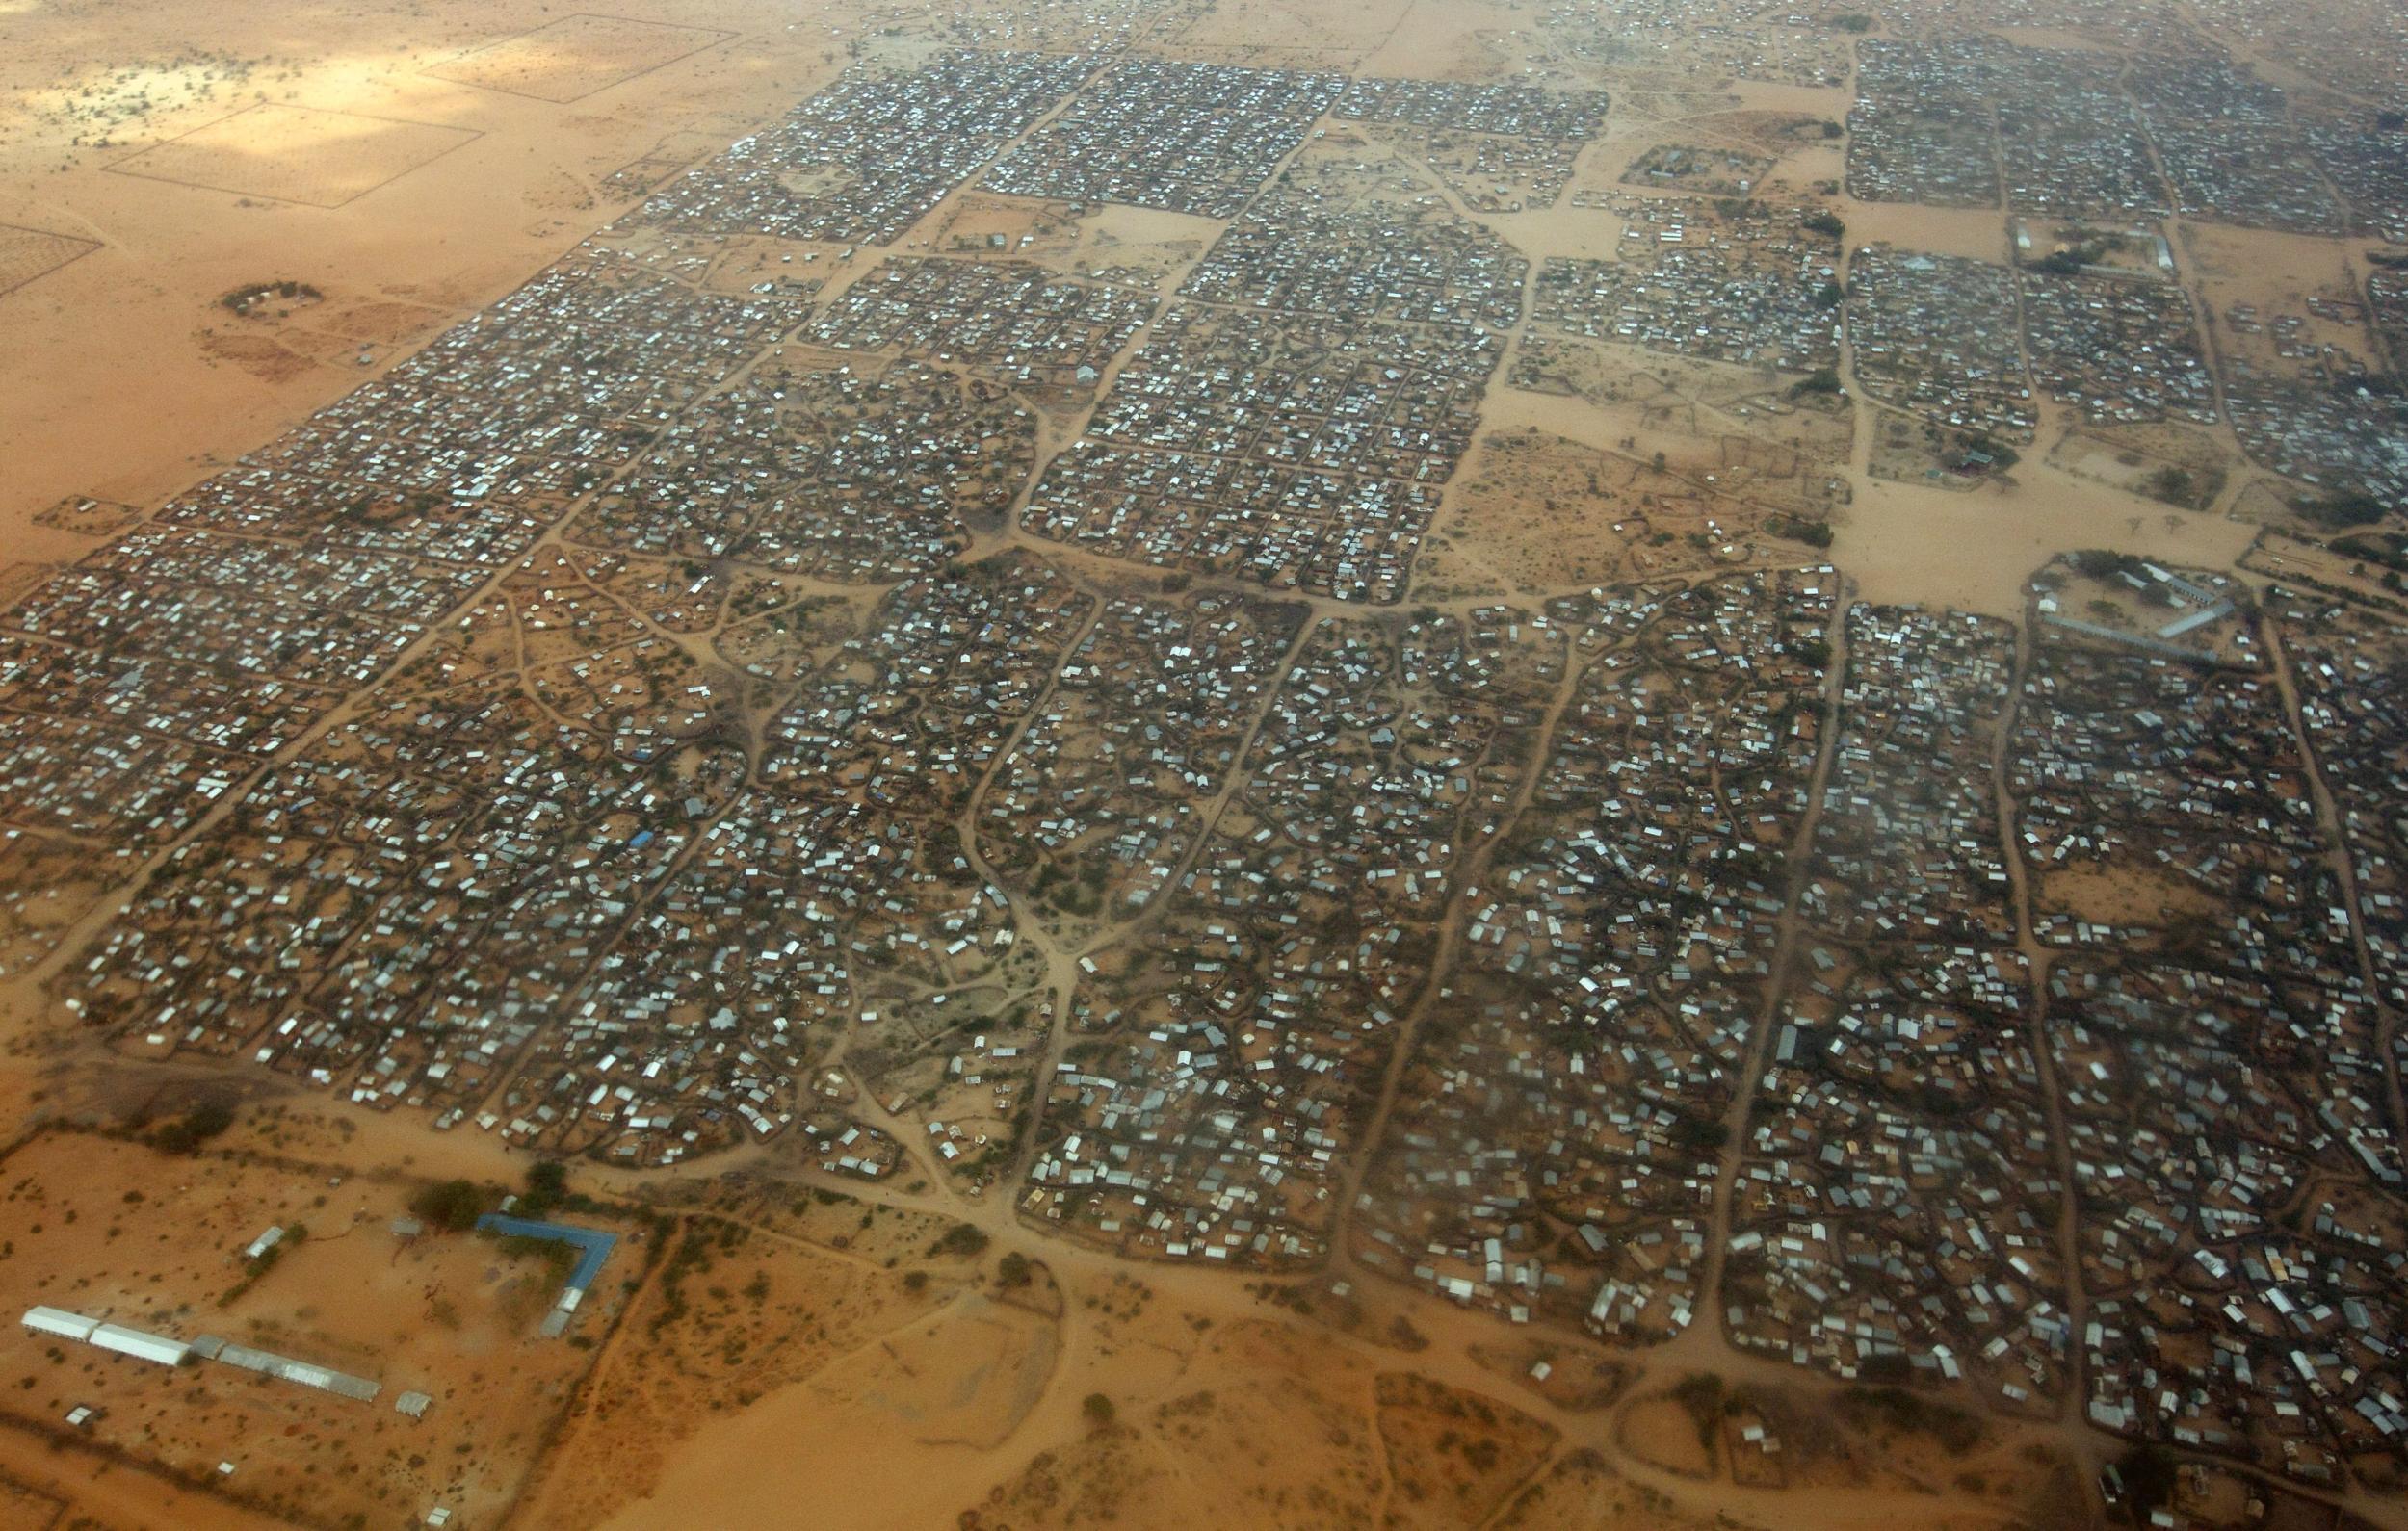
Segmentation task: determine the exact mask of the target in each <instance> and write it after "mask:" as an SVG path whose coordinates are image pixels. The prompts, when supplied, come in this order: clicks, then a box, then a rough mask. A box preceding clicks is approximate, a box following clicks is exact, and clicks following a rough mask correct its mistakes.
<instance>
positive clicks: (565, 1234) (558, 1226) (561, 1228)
mask: <svg viewBox="0 0 2408 1531" xmlns="http://www.w3.org/2000/svg"><path fill="white" fill-rule="evenodd" d="M477 1228H478V1231H479V1232H481V1233H499V1234H501V1235H502V1236H503V1237H505V1238H540V1239H548V1240H550V1241H551V1242H553V1243H556V1244H574V1245H575V1246H577V1248H578V1249H579V1250H580V1251H582V1254H581V1256H580V1258H579V1259H578V1261H577V1268H576V1269H575V1270H572V1271H570V1272H569V1273H568V1284H567V1286H565V1287H564V1288H563V1289H562V1292H561V1306H562V1307H563V1308H569V1309H573V1308H575V1307H576V1306H577V1303H578V1300H579V1299H580V1298H582V1297H584V1296H585V1294H586V1288H588V1287H589V1286H591V1285H592V1284H593V1279H594V1278H595V1277H596V1276H599V1275H601V1274H602V1264H603V1262H604V1261H605V1260H607V1259H610V1258H611V1251H612V1250H614V1249H615V1248H617V1247H618V1235H617V1234H616V1233H604V1232H602V1231H601V1230H600V1229H598V1228H571V1227H570V1226H569V1225H568V1224H566V1223H536V1222H530V1221H528V1220H527V1219H526V1218H523V1217H504V1216H503V1215H502V1214H501V1213H499V1212H487V1213H485V1214H484V1216H483V1217H480V1218H478V1219H477Z"/></svg>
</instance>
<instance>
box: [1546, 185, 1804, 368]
mask: <svg viewBox="0 0 2408 1531" xmlns="http://www.w3.org/2000/svg"><path fill="white" fill-rule="evenodd" d="M1585 205H1587V206H1592V207H1596V208H1598V209H1600V210H1602V211H1604V212H1606V213H1607V214H1609V215H1610V216H1611V217H1612V218H1614V219H1615V220H1617V221H1619V222H1620V223H1621V225H1622V237H1621V245H1620V248H1619V249H1618V250H1617V251H1616V253H1615V258H1613V259H1611V260H1573V259H1565V258H1560V257H1557V258H1553V259H1550V260H1549V261H1548V262H1547V263H1546V265H1545V266H1544V267H1543V268H1541V269H1540V271H1539V273H1538V284H1537V288H1536V291H1535V294H1534V297H1533V300H1532V305H1531V324H1532V325H1533V327H1536V328H1543V329H1553V330H1557V331H1559V332H1561V333H1563V334H1567V335H1578V336H1584V337H1587V338H1590V339H1598V340H1610V341H1616V342H1620V343H1623V344H1626V345H1634V346H1644V347H1647V348H1648V349H1650V350H1667V351H1678V352H1680V353H1682V354H1684V355H1691V356H1702V357H1705V358H1707V359H1709V360H1713V361H1726V362H1735V363H1742V364H1745V365H1748V366H1753V367H1766V368H1780V369H1782V370H1785V371H1789V372H1803V373H1812V372H1819V371H1822V370H1823V369H1825V368H1832V367H1837V366H1838V365H1839V360H1840V316H1839V309H1840V300H1841V288H1840V280H1839V277H1840V245H1839V236H1840V233H1841V225H1840V223H1839V221H1838V220H1837V219H1835V218H1834V217H1832V216H1831V214H1829V213H1828V212H1827V211H1823V210H1819V209H1808V208H1802V207H1794V206H1786V205H1782V204H1778V203H1771V202H1757V201H1733V202H1725V203H1721V204H1716V203H1714V202H1708V201H1705V200H1703V199H1697V200H1690V199H1678V200H1675V199H1668V198H1665V199H1659V198H1649V197H1639V196H1630V195H1623V194H1620V193H1611V194H1608V195H1605V196H1603V197H1598V198H1592V199H1590V200H1589V201H1588V202H1587V203H1586V204H1585Z"/></svg>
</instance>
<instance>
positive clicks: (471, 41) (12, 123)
mask: <svg viewBox="0 0 2408 1531" xmlns="http://www.w3.org/2000/svg"><path fill="white" fill-rule="evenodd" d="M5 10H6V14H5V15H4V16H0V30H5V32H6V43H5V46H0V225H13V226H15V227H19V228H24V229H31V230H36V231H40V232H42V233H44V234H47V235H51V236H67V237H69V238H71V239H73V240H75V241H81V242H89V244H90V245H91V246H92V247H90V248H89V249H87V250H86V251H85V252H84V253H83V254H81V256H80V258H77V259H73V260H71V261H69V262H68V263H67V264H65V265H61V266H57V267H56V268H55V269H50V270H46V271H45V272H42V273H41V274H39V275H36V276H34V277H33V278H32V279H30V280H26V281H24V282H23V284H22V285H20V286H16V287H14V288H13V290H11V291H6V292H0V331H5V333H6V335H7V337H8V340H7V347H6V350H5V352H0V465H5V471H0V537H5V539H6V541H5V547H6V550H7V553H8V556H9V557H10V558H67V557H73V556H75V555H77V554H79V553H81V552H83V551H84V550H85V549H86V548H88V547H89V546H91V545H92V544H91V542H90V541H89V540H87V539H84V538H79V537H76V536H73V535H70V534H67V533H64V532H52V531H46V530H42V529H37V528H34V527H31V526H30V525H29V524H28V521H29V518H30V517H31V516H33V515H34V514H35V513H37V512H39V510H41V509H42V508H44V507H45V506H50V505H52V504H54V503H55V502H57V501H58V500H60V499H61V498H63V497H65V496H69V495H92V496H95V497H97V498H101V499H110V500H120V501H126V502H130V503H133V504H137V505H141V504H146V503H148V502H151V501H154V500H156V499H158V498H159V497H161V496H162V495H164V494H166V493H168V492H170V491H172V490H173V489H175V488H177V487H180V486H181V485H183V484H184V483H187V482H190V481H192V480H195V479H197V478H200V477H202V476H203V475H205V474H206V473H207V472H208V471H209V468H210V466H211V464H213V463H217V462H222V461H223V460H225V459H227V458H230V457H232V456H234V455H236V454H240V453H242V452H244V451H246V450H248V449H249V448H251V447H254V446H256V445H258V444H260V443H261V442H263V441H266V440H268V439H269V438H271V437H273V436H274V435H275V433H276V432H277V431H278V430H280V429H282V428H284V427H285V426H287V425H289V424H291V423H292V422H293V421H294V420H296V419H298V418H300V417H301V416H303V415H305V414H307V413H308V412H309V411H310V410H312V409H315V408H317V407H319V406H321V405H323V404H325V403H327V402H330V401H332V400H333V399H335V398H338V397H340V396H341V395H342V394H344V393H345V392H347V391H349V390H350V389H352V388H353V387H356V386H357V385H358V384H359V383H360V381H362V380H363V378H364V377H365V376H369V375H370V374H371V372H372V371H373V369H374V368H375V367H377V366H380V365H382V364H383V363H385V362H387V361H389V360H390V359H392V358H393V357H394V356H396V355H398V354H401V353H402V352H403V350H405V349H406V348H407V347H408V346H410V345H412V344H414V343H420V342H423V341H424V340H426V339H427V338H429V337H430V336H432V334H434V333H436V332H438V331H439V330H441V329H442V328H443V327H444V326H446V325H448V324H451V323H452V322H454V321H456V320H458V319H459V318H461V317H463V316H465V315H467V314H469V313H471V312H474V311H475V310H476V309H478V308H481V307H483V306H484V305H485V304H486V303H489V302H491V301H492V300H494V299H495V298H499V297H501V296H502V295H503V294H505V293H507V292H509V291H510V289H512V288H513V287H515V286H517V285H518V284H519V283H520V282H522V281H524V280H526V279H527V277H529V276H530V275H532V274H533V273H534V272H537V271H538V270H540V269H541V268H542V267H543V266H544V265H545V264H546V263H547V262H549V261H550V260H552V259H553V258H555V257H557V256H558V255H559V254H560V253H561V252H562V251H563V250H565V249H567V248H568V247H570V246H572V245H574V244H575V243H576V242H577V241H578V240H579V239H581V238H583V237H584V236H585V235H586V234H587V233H589V232H590V231H591V230H592V229H593V228H594V227H595V226H597V225H598V224H600V223H602V222H604V221H608V220H609V219H610V218H611V217H613V216H615V214H616V213H617V212H618V211H620V210H621V209H622V208H623V207H624V206H625V205H627V204H626V201H625V200H624V199H623V198H622V199H617V200H610V199H606V198H605V195H604V194H603V193H602V191H601V188H600V185H599V183H600V182H601V181H602V180H603V179H604V178H605V177H607V176H608V175H609V174H610V173H611V172H612V171H614V170H615V169H619V168H620V167H622V166H624V165H627V164H629V163H630V162H632V161H634V160H636V159H639V158H641V157H642V156H644V155H646V154H647V153H649V152H650V151H651V150H652V149H653V147H654V145H656V144H658V143H661V142H662V141H663V140H664V139H667V138H671V137H675V136H679V135H687V136H694V137H696V138H697V139H700V140H707V141H708V142H711V143H726V142H728V141H729V140H731V139H733V138H735V137H737V136H739V135H740V134H742V133H743V132H745V131H746V130H747V129H748V128H750V127H751V126H753V125H755V124H757V123H758V122H760V121H762V120H765V119H767V118H769V117H772V116H775V115H776V114H778V113H781V112H783V111H784V110H785V109H786V108H787V107H788V106H790V105H792V104H793V103H794V102H795V101H796V100H798V99H799V98H801V97H802V96H804V95H806V94H808V93H809V92H810V91H811V90H813V89H814V88H815V87H816V85H817V84H818V83H819V82H820V81H821V80H822V79H823V78H824V77H825V76H827V75H829V74H831V73H833V72H834V71H835V69H837V68H838V67H841V65H843V63H844V54H843V52H842V48H843V44H842V42H841V41H839V40H837V39H834V38H833V37H832V36H831V33H830V30H829V26H828V23H827V22H825V21H824V19H823V7H822V6H820V5H819V4H817V3H805V4H800V5H792V4H785V5H772V4H769V3H766V0H726V3H681V4H679V5H676V6H674V7H670V6H661V5H640V6H636V7H632V8H627V9H625V10H623V11H622V12H621V13H620V15H621V16H622V18H624V19H625V20H626V21H630V22H641V23H644V24H645V27H646V28H657V31H647V30H644V29H643V28H631V27H629V26H626V25H621V26H617V27H598V28H591V29H587V30H579V29H574V28H572V29H569V30H568V31H566V32H560V31H553V32H548V33H547V34H546V35H545V37H544V38H539V39H535V40H533V41H528V40H516V41H512V40H510V39H519V38H520V37H521V35H523V34H528V33H530V32H532V31H534V29H537V28H538V27H544V26H546V24H547V23H557V22H559V21H560V20H561V19H562V17H561V13H559V12H558V11H557V10H556V9H554V8H550V7H546V6H542V5H536V4H529V3H526V0H516V3H509V4H502V5H483V4H467V3H463V0H435V3H432V4H410V5H403V4H371V5H367V6H362V7H346V8H343V9H341V10H339V11H335V10H318V9H314V8H290V7H277V8H273V13H272V11H271V8H262V7H252V6H242V5H232V4H214V3H213V4H201V5H190V6H170V7H158V6H136V5H125V4H113V3H102V0H21V3H13V4H11V5H9V6H7V7H6V8H5ZM663 23H673V25H667V26H665V25H662V24H663ZM547 39H548V40H547ZM497 47H500V48H501V49H502V51H501V52H500V53H498V54H496V53H494V52H492V50H493V49H495V48H497ZM481 50H482V51H481ZM687 50H692V51H687ZM202 52H205V53H206V54H208V55H211V56H214V57H215V58H217V59H219V60H236V61H242V62H243V64H244V65H246V66H247V69H245V70H235V69H229V68H227V67H224V66H209V65H196V64H193V63H191V62H189V61H190V59H191V56H192V55H195V54H196V53H202ZM680 53H682V56H676V55H679V54H680ZM831 55H833V57H832V58H831V57H830V56H831ZM547 58H550V59H552V60H553V66H551V67H548V68H547V67H544V66H543V63H544V60H546V59H547ZM656 60H660V61H664V62H658V63H656V62H655V61H656ZM179 61H184V62H181V63H179ZM463 61H467V62H465V63H463ZM429 70H441V71H443V73H444V74H445V75H446V76H447V77H440V78H439V77H435V76H433V75H431V74H430V73H428V72H426V71H429ZM470 79H483V80H489V81H490V82H492V88H485V87H481V86H479V85H476V84H470V83H462V82H463V81H465V80H470ZM203 82H206V83H208V85H209V87H210V89H209V93H208V94H207V95H205V96H202V95H199V94H198V93H197V91H198V87H199V85H200V84H201V83H203ZM87 91H90V92H92V94H91V95H87V94H86V93H85V92H87ZM526 91H543V92H546V93H548V94H550V95H555V96H559V95H567V94H570V93H572V92H577V94H576V96H575V98H574V99H568V100H556V99H545V98H544V97H543V96H542V95H537V94H530V93H524V92H526ZM513 92H517V93H513ZM138 96H146V97H147V98H148V99H149V100H151V101H152V102H154V103H160V104H159V105H158V107H157V109H155V110H152V111H149V112H147V113H144V114H141V115H139V116H129V117H126V119H124V120H121V121H115V122H109V123H99V122H95V121H94V120H93V117H92V114H93V113H94V112H95V111H96V110H98V108H97V107H96V106H95V103H96V102H111V101H120V102H130V101H132V100H134V99H136V98H137V97H138ZM70 108H80V109H81V110H82V113H83V115H82V116H74V117H70V116H68V115H66V114H67V112H68V109H70ZM104 136H105V137H106V138H107V139H108V141H109V146H107V147H98V146H95V143H96V142H97V141H98V140H100V139H101V138H103V137H104ZM78 137H81V138H82V139H84V140H85V142H84V143H80V144H79V143H76V142H75V140H76V139H77V138H78ZM61 252H64V251H61ZM279 279H284V280H294V281H300V282H306V283H309V284H310V285H312V286H315V287H317V288H318V289H320V290H321V291H322V292H323V293H324V294H325V295H326V300H325V302H323V303H322V304H320V305H318V306H317V307H315V308H313V309H312V310H310V311H309V312H308V313H307V314H306V315H302V316H297V319H298V320H299V323H297V324H294V325H291V326H276V325H274V324H262V323H259V322H256V321H246V320H242V319H238V318H236V317H235V316H234V315H232V314H230V313H228V312H227V311H225V310H224V309H222V308H221V307H219V306H217V299H218V298H220V297H222V295H224V294H225V293H227V292H229V291H231V290H233V289H235V288H237V287H240V286H244V285H246V284H249V283H253V282H260V281H273V280H279ZM0 285H6V283H5V281H0ZM296 337H298V338H296ZM362 348H366V349H367V350H368V351H369V353H370V355H371V357H372V361H371V366H370V367H369V368H367V369H363V368H362V367H360V366H359V365H358V362H357V358H358V355H359V352H360V350H362Z"/></svg>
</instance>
